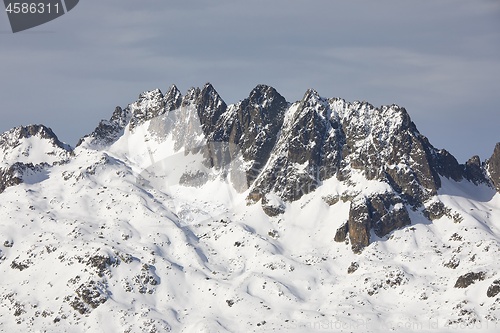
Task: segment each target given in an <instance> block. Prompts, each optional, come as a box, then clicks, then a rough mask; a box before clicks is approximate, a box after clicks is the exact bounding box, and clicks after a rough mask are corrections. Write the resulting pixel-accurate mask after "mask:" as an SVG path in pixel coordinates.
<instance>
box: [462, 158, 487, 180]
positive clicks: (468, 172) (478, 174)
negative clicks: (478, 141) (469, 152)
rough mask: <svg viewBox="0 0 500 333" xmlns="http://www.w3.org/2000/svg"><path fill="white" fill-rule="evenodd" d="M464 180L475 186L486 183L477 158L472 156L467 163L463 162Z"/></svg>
mask: <svg viewBox="0 0 500 333" xmlns="http://www.w3.org/2000/svg"><path fill="white" fill-rule="evenodd" d="M465 178H467V179H468V180H470V181H471V182H473V183H474V184H476V185H478V184H481V183H488V179H487V177H486V174H485V172H484V169H483V167H482V165H481V160H480V159H479V156H477V155H475V156H472V157H471V158H470V159H469V160H468V161H467V162H465Z"/></svg>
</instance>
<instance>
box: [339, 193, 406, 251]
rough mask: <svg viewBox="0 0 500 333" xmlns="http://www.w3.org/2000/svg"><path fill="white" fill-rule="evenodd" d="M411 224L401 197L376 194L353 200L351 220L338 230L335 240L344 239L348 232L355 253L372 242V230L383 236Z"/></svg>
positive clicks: (350, 212)
mask: <svg viewBox="0 0 500 333" xmlns="http://www.w3.org/2000/svg"><path fill="white" fill-rule="evenodd" d="M409 224H411V220H410V217H409V215H408V211H407V210H406V208H405V206H404V205H403V204H402V202H401V199H400V198H398V197H394V196H391V195H387V194H385V195H382V194H381V195H375V196H372V197H367V198H361V199H355V200H353V201H351V206H350V210H349V220H348V223H347V225H342V226H341V227H340V228H339V229H338V230H337V232H336V235H335V241H343V240H344V239H345V235H346V233H348V234H349V240H350V243H351V246H352V249H353V251H354V252H355V253H359V252H361V250H363V248H364V247H366V246H368V244H370V230H372V229H373V230H374V232H375V234H376V235H377V236H379V237H383V236H385V235H387V234H388V233H390V232H392V231H394V230H396V229H399V228H402V227H404V226H406V225H409Z"/></svg>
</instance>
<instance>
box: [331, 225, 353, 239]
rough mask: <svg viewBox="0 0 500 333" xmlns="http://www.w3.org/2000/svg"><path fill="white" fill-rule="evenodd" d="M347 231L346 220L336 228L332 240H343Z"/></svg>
mask: <svg viewBox="0 0 500 333" xmlns="http://www.w3.org/2000/svg"><path fill="white" fill-rule="evenodd" d="M348 231H349V229H348V225H347V222H346V223H344V224H342V225H341V226H340V228H338V229H337V232H336V233H335V237H334V239H333V240H334V241H336V242H339V243H340V242H344V241H345V240H346V238H347V232H348Z"/></svg>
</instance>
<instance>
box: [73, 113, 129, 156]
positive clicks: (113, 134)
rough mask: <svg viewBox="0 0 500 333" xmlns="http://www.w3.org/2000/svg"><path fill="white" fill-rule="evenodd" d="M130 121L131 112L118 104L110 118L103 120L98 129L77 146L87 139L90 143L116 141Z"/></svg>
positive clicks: (82, 140) (99, 143)
mask: <svg viewBox="0 0 500 333" xmlns="http://www.w3.org/2000/svg"><path fill="white" fill-rule="evenodd" d="M129 121H130V112H129V111H128V109H125V110H123V109H122V108H121V107H119V106H117V107H116V108H115V111H114V112H113V115H112V116H111V119H110V120H101V122H100V123H99V125H98V126H97V127H96V129H95V130H94V131H93V132H92V133H91V134H89V135H87V136H85V137H83V138H81V139H80V140H79V141H78V143H77V144H76V146H77V147H78V146H80V145H82V144H83V143H84V142H85V141H86V140H88V143H89V144H90V145H98V146H106V145H110V144H112V143H114V142H115V141H116V140H118V139H119V138H120V136H121V135H122V134H123V129H124V128H125V126H126V125H127V124H128V122H129Z"/></svg>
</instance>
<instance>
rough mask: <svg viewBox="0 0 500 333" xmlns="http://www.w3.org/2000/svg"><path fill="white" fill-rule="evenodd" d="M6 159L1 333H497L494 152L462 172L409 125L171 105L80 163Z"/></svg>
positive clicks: (119, 132)
mask: <svg viewBox="0 0 500 333" xmlns="http://www.w3.org/2000/svg"><path fill="white" fill-rule="evenodd" d="M0 151H1V152H2V160H1V164H0V198H1V199H2V203H3V205H2V207H0V216H2V220H1V221H0V236H1V237H3V238H4V239H0V241H1V242H3V247H1V246H0V270H1V272H2V280H3V281H4V282H2V283H1V284H0V299H2V300H3V304H4V305H3V306H2V307H0V318H4V319H2V321H3V324H4V325H5V327H6V329H7V328H9V329H12V330H13V329H17V330H18V329H19V328H21V327H22V328H23V329H24V330H27V331H30V330H34V331H36V330H41V331H43V330H56V331H67V330H70V329H71V330H76V331H82V332H83V331H88V330H97V329H105V330H109V331H130V332H131V331H134V332H135V331H143V332H157V331H176V332H177V331H182V332H203V331H205V332H212V331H213V332H241V331H248V330H250V329H253V330H258V329H261V328H269V329H270V330H271V329H274V330H286V331H290V332H315V331H320V329H319V328H318V327H319V326H318V325H316V324H315V323H320V322H321V320H323V319H324V318H326V319H328V320H334V321H333V322H332V323H336V322H338V323H340V324H341V325H343V324H346V325H348V324H349V323H351V324H356V325H358V327H357V331H360V332H364V331H366V332H372V331H374V330H375V331H377V329H376V327H382V328H381V329H380V331H383V330H384V329H385V328H388V329H395V328H396V326H394V325H396V324H394V323H393V321H394V320H396V319H398V320H401V318H406V319H405V320H406V321H407V322H409V323H412V322H413V323H416V324H419V323H420V320H421V318H423V317H425V318H436V320H438V321H439V323H440V324H441V325H443V326H440V327H441V328H443V329H445V328H450V327H451V328H452V327H453V325H459V324H463V325H466V326H467V327H469V326H470V325H472V326H474V325H475V324H477V323H484V325H486V323H495V324H497V323H498V322H499V319H498V318H500V313H498V311H499V310H498V309H500V299H499V298H496V297H497V294H498V293H499V292H500V282H499V281H500V276H498V274H497V272H498V269H499V268H500V266H499V264H497V263H496V261H495V260H493V259H494V258H495V256H494V254H495V253H497V252H499V251H500V246H499V245H498V244H499V242H498V240H499V239H500V194H499V192H500V143H498V144H497V145H496V147H495V149H494V152H493V154H492V156H491V157H490V158H489V159H487V160H485V161H481V160H480V158H479V157H478V156H474V157H472V158H471V159H469V160H468V161H467V162H466V163H465V164H460V163H459V162H458V161H457V160H456V159H455V158H454V157H453V156H452V155H451V154H450V153H449V152H448V151H446V150H444V149H437V148H435V147H434V146H433V145H432V144H431V143H430V142H429V140H428V139H427V138H426V137H425V136H424V135H422V134H421V133H420V132H419V131H418V129H417V127H416V125H415V124H414V123H413V122H412V120H411V118H410V115H409V114H408V112H407V111H406V110H405V108H403V107H400V106H398V105H386V106H381V107H375V106H373V105H371V104H369V103H366V102H358V101H356V102H347V101H345V100H343V99H340V98H325V97H322V96H321V95H320V94H319V93H318V92H317V91H315V90H313V89H309V90H307V91H306V92H305V94H304V97H303V98H302V99H301V100H300V101H297V102H294V103H290V102H288V101H286V99H285V98H284V97H283V96H281V95H280V94H279V93H278V92H277V91H276V89H274V88H273V87H270V86H267V85H258V86H256V87H255V88H254V89H253V90H252V91H251V92H250V94H249V96H248V97H247V98H245V99H243V100H241V101H239V102H238V103H235V104H230V105H228V104H226V102H225V101H224V100H223V99H222V97H221V96H220V95H219V94H218V93H217V91H216V89H215V88H214V87H213V86H212V85H211V84H209V83H207V84H205V85H204V86H203V87H202V88H191V89H189V90H188V91H187V92H186V93H185V94H184V95H183V94H182V93H181V92H180V91H179V90H178V88H177V87H176V86H175V85H173V86H171V87H170V88H169V89H168V90H167V92H166V93H165V94H164V93H163V92H162V91H161V90H159V89H155V90H151V91H146V92H143V93H141V94H140V95H139V97H138V99H137V101H134V102H132V103H130V104H128V105H126V106H123V107H116V109H115V110H114V112H113V113H112V114H111V117H110V119H109V120H102V121H101V122H99V124H98V125H97V127H96V128H95V130H94V131H92V132H91V133H89V134H88V135H86V136H84V137H83V138H82V139H81V140H80V141H79V142H78V144H77V147H75V148H72V147H70V146H68V145H66V144H64V143H62V142H60V141H59V139H58V138H57V136H56V135H55V134H54V133H53V132H52V130H50V129H49V128H47V127H45V126H43V125H31V126H26V127H18V128H15V129H12V130H11V131H8V132H6V133H4V134H1V135H0ZM0 244H2V243H0ZM42 286H43V287H42ZM469 291H470V292H469ZM376 294H377V295H378V296H377V297H374V295H376ZM329 295H332V297H329ZM339 295H341V296H342V297H338V296H339ZM333 296H335V297H333ZM396 300H397V301H396ZM400 304H406V305H407V306H406V307H401V305H400ZM479 304H480V305H479ZM381 308H383V309H387V311H385V310H384V311H382V312H383V313H378V312H380V311H381V310H380V311H379V310H376V309H381ZM245 309H253V310H254V311H252V313H249V314H245V315H243V313H244V312H245ZM357 309H361V310H359V311H358V310H357ZM377 313H378V314H377ZM108 317H109V320H107V319H106V320H103V318H108ZM391 323H392V324H391ZM384 325H385V326H384ZM391 325H392V326H391ZM445 326H446V327H445ZM342 327H343V326H342ZM330 329H334V327H330Z"/></svg>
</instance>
